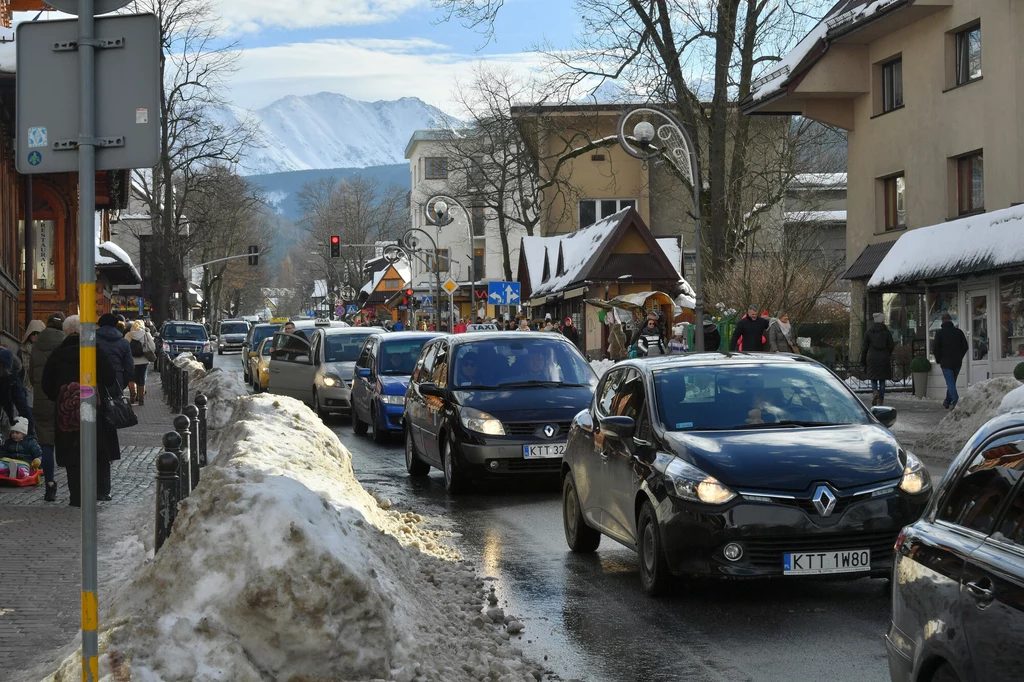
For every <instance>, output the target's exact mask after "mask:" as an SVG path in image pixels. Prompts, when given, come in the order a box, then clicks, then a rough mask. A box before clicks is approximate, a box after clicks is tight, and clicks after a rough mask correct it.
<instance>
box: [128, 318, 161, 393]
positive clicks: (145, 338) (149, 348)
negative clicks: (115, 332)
mask: <svg viewBox="0 0 1024 682" xmlns="http://www.w3.org/2000/svg"><path fill="white" fill-rule="evenodd" d="M124 337H125V338H126V339H127V340H128V345H129V346H130V347H131V351H132V361H133V362H134V363H135V374H134V376H133V381H130V382H128V395H129V397H130V400H131V402H132V404H138V405H140V406H142V405H145V404H146V376H147V375H148V374H149V365H150V363H152V362H156V342H155V341H154V340H153V335H152V334H150V333H149V331H148V330H147V329H146V323H145V322H143V321H142V320H135V322H133V323H132V328H131V329H130V330H129V331H128V333H127V334H125V336H124Z"/></svg>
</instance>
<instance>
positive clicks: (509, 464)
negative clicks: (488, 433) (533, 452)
mask: <svg viewBox="0 0 1024 682" xmlns="http://www.w3.org/2000/svg"><path fill="white" fill-rule="evenodd" d="M491 462H497V464H498V466H497V467H495V468H491ZM485 464H486V467H487V471H490V472H493V473H499V474H501V473H509V474H557V473H558V472H560V471H561V470H562V458H561V457H554V458H551V459H495V460H490V459H489V460H487V462H486V463H485Z"/></svg>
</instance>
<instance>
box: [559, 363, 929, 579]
mask: <svg viewBox="0 0 1024 682" xmlns="http://www.w3.org/2000/svg"><path fill="white" fill-rule="evenodd" d="M895 419H896V411H895V409H893V408H891V407H876V408H873V409H872V410H871V411H870V412H869V411H868V410H867V408H865V407H864V405H863V403H861V402H860V400H858V399H857V397H856V396H855V395H854V394H853V393H852V392H850V390H849V389H848V388H847V387H846V386H845V385H844V384H843V383H842V382H841V381H840V380H839V379H838V378H837V377H836V376H835V375H834V374H833V373H832V372H830V371H829V370H828V369H826V368H824V367H822V366H821V365H819V364H818V363H816V362H814V361H813V360H809V359H807V358H802V357H800V356H795V355H781V354H773V355H761V354H743V353H737V354H731V355H722V354H718V353H714V354H701V355H691V356H685V357H684V356H671V357H665V358H657V359H654V358H652V359H647V360H638V361H630V362H625V363H620V364H618V365H615V367H613V368H612V369H610V370H608V372H607V373H606V374H605V375H604V377H603V378H602V380H601V383H600V385H599V386H598V389H597V392H596V394H595V396H594V400H593V403H592V405H591V406H590V409H589V410H587V411H585V412H581V413H580V414H579V415H578V416H577V417H576V419H575V421H574V423H573V427H572V431H571V432H570V434H569V440H568V445H567V447H566V452H565V463H564V466H563V472H562V475H563V485H562V491H563V495H562V499H563V505H562V506H563V522H564V526H565V536H566V540H567V542H568V544H569V547H570V548H571V549H572V550H573V551H577V552H588V551H594V550H595V549H597V546H598V544H599V542H600V539H601V535H602V534H604V535H607V536H609V537H611V538H613V539H615V540H617V541H619V542H620V543H622V544H624V545H626V546H628V547H631V548H633V549H635V550H636V551H637V552H638V553H639V554H640V580H641V584H642V586H643V587H644V589H645V590H646V591H647V592H648V593H651V594H656V593H658V592H660V591H661V590H662V589H663V588H664V587H665V586H666V584H667V582H668V580H669V577H670V574H676V575H695V574H698V575H699V574H703V575H713V576H733V577H753V576H812V575H813V576H828V575H836V576H843V577H848V578H852V577H860V576H885V575H888V573H889V570H890V569H891V567H892V557H893V545H894V543H895V541H896V536H897V535H898V534H899V532H900V530H901V529H902V528H903V526H905V525H906V524H907V523H909V522H912V521H915V520H916V519H917V518H918V517H919V516H920V515H921V512H922V511H923V509H924V507H925V505H926V504H927V502H928V498H929V492H930V488H931V483H930V481H929V478H928V472H927V470H926V469H925V468H924V467H923V465H922V464H921V462H920V461H918V460H917V458H915V457H914V456H913V455H912V454H911V453H909V452H907V451H906V450H904V449H903V448H902V447H901V446H900V443H899V442H898V441H897V440H896V437H895V436H893V434H892V433H891V432H890V431H889V430H888V428H886V427H887V426H891V425H892V423H893V422H894V421H895Z"/></svg>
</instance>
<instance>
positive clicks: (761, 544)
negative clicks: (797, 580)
mask: <svg viewBox="0 0 1024 682" xmlns="http://www.w3.org/2000/svg"><path fill="white" fill-rule="evenodd" d="M899 532H900V531H899V529H898V528H897V529H892V530H882V531H868V532H859V533H834V534H832V533H829V534H819V535H793V536H785V537H756V538H750V539H749V540H739V542H740V544H742V545H743V550H744V551H743V557H744V559H746V560H747V562H748V563H750V564H751V565H752V566H755V567H757V568H766V569H777V570H779V571H780V572H781V571H782V555H783V554H784V553H786V552H830V551H836V550H844V549H870V550H871V557H872V563H874V562H875V561H876V560H877V559H879V558H881V557H884V556H886V555H887V554H892V552H893V546H894V545H895V544H896V536H897V535H899Z"/></svg>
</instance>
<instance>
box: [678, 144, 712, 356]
mask: <svg viewBox="0 0 1024 682" xmlns="http://www.w3.org/2000/svg"><path fill="white" fill-rule="evenodd" d="M680 131H681V132H682V133H683V135H684V136H685V135H686V131H685V130H683V129H682V128H681V127H680ZM687 138H688V136H687ZM687 143H688V144H689V146H690V165H691V166H692V168H693V183H692V184H693V248H694V251H695V253H694V254H693V255H694V258H693V280H694V281H693V294H694V302H693V316H694V325H693V329H694V334H693V348H694V350H695V351H696V352H698V353H703V352H704V351H705V350H707V349H706V348H704V283H703V273H702V270H703V268H702V266H701V261H702V260H703V257H702V255H703V254H702V253H701V244H700V241H701V239H700V219H701V212H700V183H701V175H700V166H699V165H698V163H697V152H696V150H694V148H693V143H692V142H690V141H689V139H687ZM684 260H685V259H684ZM684 269H685V268H684ZM713 350H716V351H717V350H718V349H717V348H715V349H713Z"/></svg>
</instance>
